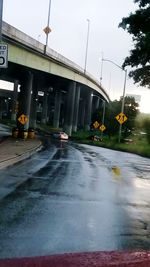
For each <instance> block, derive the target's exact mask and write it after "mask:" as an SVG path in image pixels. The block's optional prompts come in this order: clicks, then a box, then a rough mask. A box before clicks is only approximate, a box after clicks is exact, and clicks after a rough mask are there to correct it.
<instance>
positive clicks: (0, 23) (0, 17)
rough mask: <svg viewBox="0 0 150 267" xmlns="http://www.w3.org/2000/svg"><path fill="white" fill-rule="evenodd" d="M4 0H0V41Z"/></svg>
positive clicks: (0, 38)
mask: <svg viewBox="0 0 150 267" xmlns="http://www.w3.org/2000/svg"><path fill="white" fill-rule="evenodd" d="M2 21H3V0H0V42H1V41H2Z"/></svg>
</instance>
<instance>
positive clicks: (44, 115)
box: [41, 88, 48, 124]
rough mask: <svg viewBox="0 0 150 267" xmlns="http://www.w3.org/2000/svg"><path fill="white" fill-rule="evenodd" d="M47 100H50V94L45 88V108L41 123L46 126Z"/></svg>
mask: <svg viewBox="0 0 150 267" xmlns="http://www.w3.org/2000/svg"><path fill="white" fill-rule="evenodd" d="M47 100H48V93H47V88H45V91H44V96H43V108H42V120H41V122H42V123H44V124H46V122H47Z"/></svg>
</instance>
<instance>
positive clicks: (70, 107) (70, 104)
mask: <svg viewBox="0 0 150 267" xmlns="http://www.w3.org/2000/svg"><path fill="white" fill-rule="evenodd" d="M75 90H76V82H70V85H69V90H68V95H67V106H66V112H65V122H64V130H65V131H66V133H67V134H68V135H69V136H71V134H72V124H73V112H74V101H75Z"/></svg>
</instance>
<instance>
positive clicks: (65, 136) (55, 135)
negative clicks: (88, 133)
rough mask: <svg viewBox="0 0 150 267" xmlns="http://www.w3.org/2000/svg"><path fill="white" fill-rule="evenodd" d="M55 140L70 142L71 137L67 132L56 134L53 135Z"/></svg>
mask: <svg viewBox="0 0 150 267" xmlns="http://www.w3.org/2000/svg"><path fill="white" fill-rule="evenodd" d="M53 137H54V138H57V139H60V140H68V139H69V136H68V134H66V133H65V132H56V133H54V134H53Z"/></svg>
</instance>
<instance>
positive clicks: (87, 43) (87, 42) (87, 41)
mask: <svg viewBox="0 0 150 267" xmlns="http://www.w3.org/2000/svg"><path fill="white" fill-rule="evenodd" d="M87 22H88V29H87V40H86V50H85V65H84V74H86V67H87V56H88V45H89V33H90V20H89V19H87Z"/></svg>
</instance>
